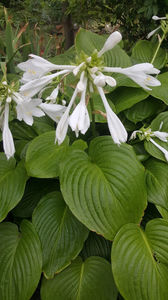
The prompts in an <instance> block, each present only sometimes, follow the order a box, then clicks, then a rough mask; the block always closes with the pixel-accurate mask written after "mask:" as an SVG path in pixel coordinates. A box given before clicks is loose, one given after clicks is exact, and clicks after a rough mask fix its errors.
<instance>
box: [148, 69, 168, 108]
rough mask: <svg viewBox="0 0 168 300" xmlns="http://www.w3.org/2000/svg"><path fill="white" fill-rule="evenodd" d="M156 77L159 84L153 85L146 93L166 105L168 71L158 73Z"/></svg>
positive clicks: (167, 99) (167, 101)
mask: <svg viewBox="0 0 168 300" xmlns="http://www.w3.org/2000/svg"><path fill="white" fill-rule="evenodd" d="M157 79H158V80H159V81H160V82H161V85H160V86H153V87H152V90H151V91H148V93H149V94H150V95H151V96H153V97H155V98H157V99H160V100H162V101H163V102H164V103H165V104H166V105H168V72H165V73H162V74H160V75H158V76H157Z"/></svg>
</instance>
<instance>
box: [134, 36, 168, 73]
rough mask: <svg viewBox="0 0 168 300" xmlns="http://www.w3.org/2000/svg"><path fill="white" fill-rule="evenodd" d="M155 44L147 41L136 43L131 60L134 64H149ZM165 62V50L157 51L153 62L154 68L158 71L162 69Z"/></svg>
mask: <svg viewBox="0 0 168 300" xmlns="http://www.w3.org/2000/svg"><path fill="white" fill-rule="evenodd" d="M157 46H158V45H157V44H153V43H152V42H149V41H138V42H137V43H136V45H135V47H134V48H133V50H132V59H133V60H134V61H135V62H136V63H144V62H149V63H150V62H151V61H152V58H153V56H154V54H155V51H156V48H157ZM166 60H167V52H166V51H165V49H161V48H160V49H159V51H158V54H157V56H156V58H155V60H154V63H153V64H154V66H155V67H156V68H158V69H161V68H163V67H164V65H165V63H166Z"/></svg>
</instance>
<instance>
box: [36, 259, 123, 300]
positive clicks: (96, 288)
mask: <svg viewBox="0 0 168 300" xmlns="http://www.w3.org/2000/svg"><path fill="white" fill-rule="evenodd" d="M41 299H42V300H49V299H50V300H65V299H73V300H78V299H80V300H85V299H87V300H93V299H96V300H102V299H103V300H116V299H117V290H116V287H115V284H114V280H113V276H112V272H111V267H110V264H109V263H108V262H107V261H106V260H105V259H103V258H101V257H89V258H88V259H87V260H86V261H85V262H83V261H82V259H81V258H79V257H78V258H77V259H76V260H75V261H74V262H72V264H71V265H70V266H69V267H68V268H67V269H65V270H64V271H63V272H61V273H60V274H58V275H56V276H55V278H54V279H52V280H46V279H43V281H42V287H41Z"/></svg>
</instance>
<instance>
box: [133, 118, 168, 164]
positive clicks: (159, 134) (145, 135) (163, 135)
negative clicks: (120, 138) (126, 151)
mask: <svg viewBox="0 0 168 300" xmlns="http://www.w3.org/2000/svg"><path fill="white" fill-rule="evenodd" d="M162 125H163V122H162V123H161V126H160V128H159V129H161V127H162ZM137 135H138V137H139V139H140V140H147V141H148V142H151V143H152V144H153V145H154V146H155V147H157V148H158V149H159V150H160V151H161V152H162V153H163V154H164V156H165V159H166V160H167V161H168V151H167V150H166V149H165V148H163V147H162V146H161V145H159V144H158V143H156V141H154V140H153V138H152V137H156V138H158V139H160V140H161V141H162V142H165V143H167V142H168V133H167V132H163V131H152V130H151V128H146V129H145V128H142V129H140V130H136V131H134V132H133V133H132V135H131V137H130V140H131V139H135V138H136V136H137Z"/></svg>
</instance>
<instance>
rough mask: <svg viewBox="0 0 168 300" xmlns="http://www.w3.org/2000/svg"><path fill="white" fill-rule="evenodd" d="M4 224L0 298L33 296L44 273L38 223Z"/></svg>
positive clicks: (26, 299) (0, 237) (0, 248)
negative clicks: (37, 229) (35, 224)
mask: <svg viewBox="0 0 168 300" xmlns="http://www.w3.org/2000/svg"><path fill="white" fill-rule="evenodd" d="M20 231H21V232H19V231H18V228H17V226H16V225H15V224H12V223H2V224H0V241H1V242H0V282H1V285H0V299H4V300H16V299H17V300H29V299H30V298H31V296H32V294H33V292H34V290H35V289H36V287H37V285H38V282H39V280H40V275H41V266H42V255H41V245H40V240H39V238H38V235H37V233H36V231H35V229H34V226H33V225H32V224H31V223H30V222H28V221H26V220H25V221H23V222H22V223H21V227H20Z"/></svg>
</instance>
